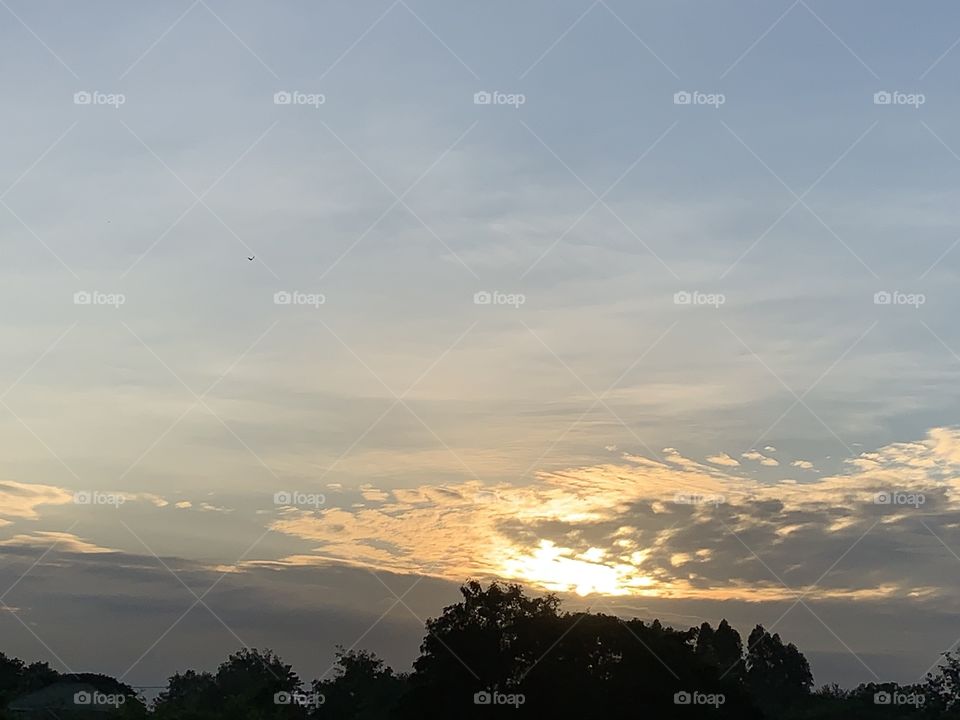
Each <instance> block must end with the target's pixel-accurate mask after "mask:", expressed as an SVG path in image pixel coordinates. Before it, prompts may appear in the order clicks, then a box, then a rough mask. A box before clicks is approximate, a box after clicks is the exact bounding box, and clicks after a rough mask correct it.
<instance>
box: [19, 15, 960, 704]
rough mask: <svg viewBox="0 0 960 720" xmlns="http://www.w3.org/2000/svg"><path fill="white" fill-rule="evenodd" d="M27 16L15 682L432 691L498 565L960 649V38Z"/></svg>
mask: <svg viewBox="0 0 960 720" xmlns="http://www.w3.org/2000/svg"><path fill="white" fill-rule="evenodd" d="M0 18H2V21H0V87H2V90H3V96H4V102H3V104H2V112H0V124H2V129H3V132H0V157H2V162H0V242H2V250H3V263H2V264H0V299H2V306H3V308H4V310H3V312H2V313H0V322H2V331H3V336H4V342H3V343H2V345H0V459H2V466H0V555H2V559H3V562H2V564H0V638H2V645H3V647H2V650H3V651H4V652H6V653H7V654H10V655H18V656H20V657H23V658H25V659H28V660H32V659H44V660H47V661H49V662H50V663H51V665H53V666H55V667H57V668H59V669H61V670H64V671H66V670H73V671H99V672H106V673H109V674H113V675H115V676H118V677H122V678H123V679H124V680H126V681H128V682H130V683H132V684H139V685H143V686H151V685H162V684H163V683H164V681H165V679H166V678H167V677H168V676H169V675H170V674H172V673H173V672H175V671H177V670H182V669H185V668H188V667H193V668H205V669H210V668H212V667H215V666H216V664H217V663H218V662H220V661H221V660H222V659H223V658H224V657H225V656H226V654H227V653H228V652H230V651H232V650H235V649H237V648H239V647H242V646H245V645H246V646H255V647H256V646H258V647H263V646H270V647H273V648H274V649H275V650H277V651H278V652H279V653H280V654H281V655H282V656H283V657H284V658H286V659H287V660H288V661H291V662H293V663H294V666H295V668H296V669H297V670H298V671H299V672H300V673H301V674H302V675H303V676H304V677H307V678H314V677H319V676H322V675H323V674H324V673H327V672H329V671H330V665H331V664H332V659H333V651H334V646H335V645H336V644H338V643H339V644H341V645H343V646H345V647H352V646H356V647H361V648H368V649H371V650H374V651H376V652H377V653H379V654H380V655H381V656H383V657H384V658H385V659H386V660H387V661H388V662H390V663H391V664H393V665H394V667H396V668H397V669H398V670H406V669H409V667H410V663H411V661H412V660H413V659H414V657H415V656H416V652H417V646H418V644H419V639H420V637H421V636H422V630H423V622H424V620H425V619H426V618H428V617H432V616H436V615H437V614H438V613H439V612H440V611H441V609H442V608H443V606H445V605H447V604H450V603H452V602H455V601H456V599H457V596H458V595H457V587H458V585H459V584H460V583H462V582H463V581H465V580H466V579H468V578H479V579H482V580H484V581H490V580H494V579H502V580H509V581H515V582H520V583H522V584H524V585H525V586H527V587H528V588H529V589H530V591H531V592H537V593H539V592H545V591H554V592H557V593H559V594H560V596H561V597H562V598H563V599H564V602H565V606H566V607H568V608H570V609H584V608H590V609H591V610H593V611H597V612H608V613H616V614H619V615H621V616H624V617H627V616H637V617H642V618H645V619H652V618H654V617H659V618H660V619H661V620H662V621H663V622H665V623H668V624H673V625H675V626H679V627H688V626H690V625H694V624H699V623H700V622H703V621H704V620H706V621H709V622H711V623H713V624H716V622H718V621H719V620H720V619H721V618H723V617H726V618H728V619H729V620H730V622H731V623H732V624H733V625H734V626H735V627H737V628H738V629H740V631H741V633H743V635H744V636H746V635H747V634H748V633H749V631H750V629H751V628H752V626H753V625H754V624H756V623H758V622H762V623H763V624H764V625H765V626H766V627H767V628H768V629H773V630H774V631H776V632H780V633H781V635H782V636H783V637H784V639H785V640H787V641H792V642H795V643H797V644H798V645H799V646H800V648H801V649H802V650H803V651H804V652H805V653H806V655H807V656H808V658H809V659H810V661H811V665H812V669H813V672H814V675H815V678H816V681H817V682H818V683H825V682H840V683H841V684H845V685H853V684H856V683H858V682H869V681H871V680H877V679H883V680H898V681H913V680H916V679H917V678H918V677H921V676H922V675H923V674H924V673H925V672H926V671H927V670H928V669H929V668H930V667H931V666H932V665H934V664H935V663H936V662H937V659H938V655H939V653H941V652H943V651H944V650H947V649H949V648H951V647H954V645H955V644H956V642H957V641H960V615H958V613H957V610H958V607H957V597H958V593H957V589H958V587H957V584H958V583H957V580H956V578H958V577H960V573H958V572H957V570H958V563H960V523H958V521H957V510H958V508H960V419H958V417H957V414H956V408H957V401H958V395H960V390H958V388H960V384H958V382H957V380H958V377H960V355H958V353H960V328H958V327H957V324H956V322H955V313H956V311H957V308H958V303H957V300H956V297H955V288H956V281H957V274H958V269H960V248H957V247H956V246H957V245H958V243H960V232H958V230H957V218H956V213H957V211H956V207H957V203H956V192H957V188H958V183H960V132H958V130H957V127H956V123H955V122H954V119H955V117H956V113H957V111H958V110H960V107H958V105H960V101H958V99H957V96H956V93H955V91H954V88H953V80H954V78H955V77H956V75H957V72H958V70H960V47H958V45H960V9H958V8H957V6H956V4H954V3H948V2H937V1H934V2H929V3H924V4H923V6H922V7H914V6H910V5H907V4H904V3H895V2H887V1H880V2H877V1H876V0H872V1H871V2H865V1H853V2H847V3H842V4H836V3H827V2H824V1H823V0H797V1H796V2H789V1H788V0H784V1H783V2H781V1H779V0H778V1H777V2H759V1H753V2H751V1H743V2H733V3H723V4H718V3H706V2H702V1H701V2H687V1H683V0H681V1H679V2H678V1H677V0H671V1H669V2H668V1H667V0H657V1H653V0H644V1H643V2H625V1H624V0H597V1H596V2H592V0H577V1H574V0H550V1H549V2H548V1H547V0H542V1H541V0H531V1H529V2H524V3H515V2H513V3H510V2H503V1H500V0H495V1H492V2H486V3H482V4H477V3H464V2H459V3H449V2H439V1H438V0H396V1H395V2H392V1H387V0H376V1H373V0H371V1H370V2H364V3H351V2H342V1H338V2H298V1H293V0H287V1H285V2H282V3H277V2H251V1H248V0H241V1H239V2H225V0H196V1H191V0H175V1H174V0H171V2H166V3H158V4H145V3H133V4H131V3H120V2H116V1H107V0H101V1H98V2H91V3H83V4H76V3H65V2H49V1H47V0H41V1H40V2H26V0H0ZM250 258H252V259H250Z"/></svg>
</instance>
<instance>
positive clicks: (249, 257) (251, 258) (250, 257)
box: [247, 255, 256, 260]
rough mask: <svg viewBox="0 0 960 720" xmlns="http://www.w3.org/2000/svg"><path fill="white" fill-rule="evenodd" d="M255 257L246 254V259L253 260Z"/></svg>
mask: <svg viewBox="0 0 960 720" xmlns="http://www.w3.org/2000/svg"><path fill="white" fill-rule="evenodd" d="M255 257H256V255H247V260H253V259H254V258H255Z"/></svg>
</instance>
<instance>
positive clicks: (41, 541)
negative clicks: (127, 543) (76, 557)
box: [0, 531, 116, 555]
mask: <svg viewBox="0 0 960 720" xmlns="http://www.w3.org/2000/svg"><path fill="white" fill-rule="evenodd" d="M0 546H2V547H36V548H43V549H44V550H57V551H59V552H62V553H77V554H81V555H86V554H101V553H112V552H116V550H112V549H110V548H105V547H100V546H99V545H96V544H94V543H91V542H89V541H87V540H84V539H82V538H80V537H78V536H77V535H74V534H72V533H67V532H51V531H38V532H35V533H33V534H26V533H25V534H21V535H14V536H13V537H12V538H8V539H7V540H3V541H2V542H0Z"/></svg>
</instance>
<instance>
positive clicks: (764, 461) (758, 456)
mask: <svg viewBox="0 0 960 720" xmlns="http://www.w3.org/2000/svg"><path fill="white" fill-rule="evenodd" d="M740 457H742V458H746V459H747V460H758V461H759V462H760V464H761V465H766V466H767V467H777V466H778V465H779V464H780V463H779V462H777V461H776V460H775V459H774V458H771V457H767V456H766V455H763V454H762V453H758V452H757V451H756V450H750V451H748V452H745V453H743V454H742V455H741V456H740Z"/></svg>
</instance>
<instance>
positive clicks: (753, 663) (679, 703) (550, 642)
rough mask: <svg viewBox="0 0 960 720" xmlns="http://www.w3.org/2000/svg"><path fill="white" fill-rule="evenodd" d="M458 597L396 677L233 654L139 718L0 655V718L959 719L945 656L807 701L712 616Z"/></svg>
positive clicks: (761, 636) (361, 660)
mask: <svg viewBox="0 0 960 720" xmlns="http://www.w3.org/2000/svg"><path fill="white" fill-rule="evenodd" d="M461 596H462V599H461V601H460V602H458V603H455V604H453V605H450V606H448V607H446V608H444V609H443V611H442V612H441V613H440V615H439V616H438V617H436V618H433V619H431V620H429V621H428V622H427V626H426V635H425V636H424V638H423V642H422V643H421V646H420V656H419V657H418V658H417V660H416V661H415V662H414V665H413V672H412V673H411V674H410V675H404V674H398V673H395V672H394V671H393V670H392V669H391V668H390V667H388V666H387V665H386V664H385V663H384V662H383V661H382V660H381V659H380V658H378V657H377V656H376V655H374V654H372V653H370V652H367V651H364V650H353V649H351V650H344V649H343V648H338V650H337V661H336V664H335V666H334V668H332V670H333V671H334V672H333V674H332V676H331V677H322V678H320V679H318V680H315V681H314V682H313V683H312V685H311V689H310V691H308V692H303V689H302V688H303V685H302V683H301V681H300V678H299V677H298V676H297V674H296V673H295V672H293V669H292V668H291V666H290V665H288V664H286V663H284V662H283V661H282V660H281V659H280V658H279V657H277V655H275V654H274V653H273V652H272V651H270V650H264V651H259V650H251V649H244V650H240V651H239V652H236V653H233V654H232V655H230V656H229V657H228V658H227V659H226V661H224V662H223V663H222V664H221V665H220V666H219V667H218V668H217V670H216V672H196V671H194V670H187V671H184V672H181V673H176V674H174V675H173V676H172V677H171V678H170V679H169V681H168V683H167V687H166V688H165V689H164V690H163V692H161V693H160V695H159V697H158V698H157V699H156V701H155V702H154V703H153V706H152V707H151V708H150V709H149V714H148V710H147V708H146V707H145V706H144V705H143V704H142V703H141V702H139V701H137V700H136V699H135V697H134V693H133V689H132V688H130V687H129V686H126V685H124V684H123V683H120V682H118V681H116V680H114V679H113V678H110V677H107V676H105V675H97V674H92V673H81V674H71V675H61V674H59V673H57V672H56V671H55V670H52V669H51V668H50V667H49V666H47V665H46V663H33V664H31V665H25V664H24V663H23V662H22V661H20V660H18V659H16V658H8V657H7V656H6V655H3V654H2V653H0V708H3V709H0V720H7V718H10V717H12V715H10V714H8V713H7V712H6V707H7V706H8V705H10V704H11V703H13V704H14V706H15V707H17V708H19V709H18V710H17V714H16V717H17V718H29V717H47V716H49V715H50V713H51V712H54V710H55V713H54V714H55V715H56V716H57V717H63V718H67V717H72V718H73V717H76V718H80V717H87V716H89V711H84V710H82V709H80V710H78V709H77V708H73V707H64V706H63V705H62V704H61V705H57V706H56V708H53V707H51V706H48V707H47V708H46V709H45V708H44V706H43V705H42V704H40V705H38V704H37V699H38V698H40V699H42V698H44V697H47V696H48V695H49V696H50V697H53V696H54V695H55V693H51V692H50V691H51V689H55V688H64V687H77V686H78V685H82V686H84V687H92V688H97V689H98V690H100V691H102V692H120V693H123V694H125V695H129V697H130V698H131V700H130V702H129V703H125V704H124V705H123V706H122V707H120V708H119V709H118V710H117V711H116V712H112V711H111V712H110V713H109V716H110V717H117V718H146V717H148V716H149V717H152V718H155V720H174V719H175V720H228V719H229V720H235V719H238V720H330V719H334V718H335V719H336V720H408V719H411V718H417V719H418V720H419V719H420V718H424V719H426V720H430V719H432V718H444V719H445V720H446V718H458V719H459V718H465V719H467V720H469V719H470V718H500V717H504V718H514V719H516V720H525V719H526V718H538V719H539V718H549V719H550V720H566V719H567V718H570V719H571V720H572V719H573V718H576V719H577V720H582V718H594V717H596V718H602V719H603V720H621V719H624V720H625V719H626V718H631V719H636V718H639V719H641V720H643V719H647V718H649V719H650V720H653V719H655V718H656V719H659V718H713V719H721V718H737V720H752V719H755V720H760V719H761V718H769V719H770V720H838V719H842V720H873V719H881V718H882V719H884V720H904V719H906V718H912V719H913V720H957V719H958V718H960V654H955V653H949V652H948V653H946V654H945V655H944V661H943V663H942V664H941V665H940V666H939V667H938V668H937V670H936V671H934V672H932V673H930V674H929V675H927V678H926V680H925V681H924V682H923V683H920V684H916V685H907V686H901V685H898V684H896V683H868V684H863V685H860V686H858V687H857V688H854V689H852V690H845V689H842V688H840V687H837V686H836V685H834V686H827V687H822V688H820V689H819V690H817V691H815V692H812V691H811V688H812V686H813V676H812V674H811V672H810V666H809V664H808V663H807V660H806V658H804V656H803V654H802V653H801V652H800V651H799V650H798V649H797V648H796V647H795V646H794V645H793V644H784V643H783V641H782V640H781V639H780V637H779V635H776V634H773V635H771V634H770V633H769V632H767V631H766V630H765V629H764V628H763V626H762V625H757V626H756V627H755V628H754V629H753V631H752V632H751V633H750V636H749V638H748V641H747V647H746V651H745V652H744V647H743V643H742V642H741V639H740V635H739V633H738V632H737V631H736V630H735V629H734V628H732V627H731V626H730V624H729V623H728V622H727V621H726V620H721V621H720V623H719V625H717V627H716V628H713V627H712V626H711V625H710V624H709V623H703V624H701V625H700V626H699V627H694V628H689V629H687V630H678V629H674V628H670V627H666V626H664V625H663V624H662V623H660V621H658V620H653V621H652V622H649V623H648V622H644V621H642V620H640V619H637V618H630V619H623V618H619V617H616V616H613V615H606V614H602V613H591V612H576V613H568V612H562V611H561V608H560V603H559V601H558V599H557V598H556V597H555V596H553V595H546V596H544V597H539V598H538V597H529V596H528V595H526V594H525V592H524V591H523V589H522V588H521V587H520V586H519V585H509V584H501V583H496V582H495V583H492V584H491V585H489V586H488V587H486V588H484V587H483V586H482V585H480V583H478V582H468V583H467V584H465V585H464V586H463V587H462V588H461ZM25 698H26V700H25ZM31 699H32V700H33V704H32V705H31V704H30V702H29V700H31ZM61 702H62V698H61ZM25 708H32V709H30V710H26V709H25ZM85 712H86V713H87V714H84V713H85ZM25 713H26V714H25ZM31 713H32V714H31ZM96 716H97V717H103V716H104V714H103V713H102V712H100V711H99V710H98V711H97V713H96Z"/></svg>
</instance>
